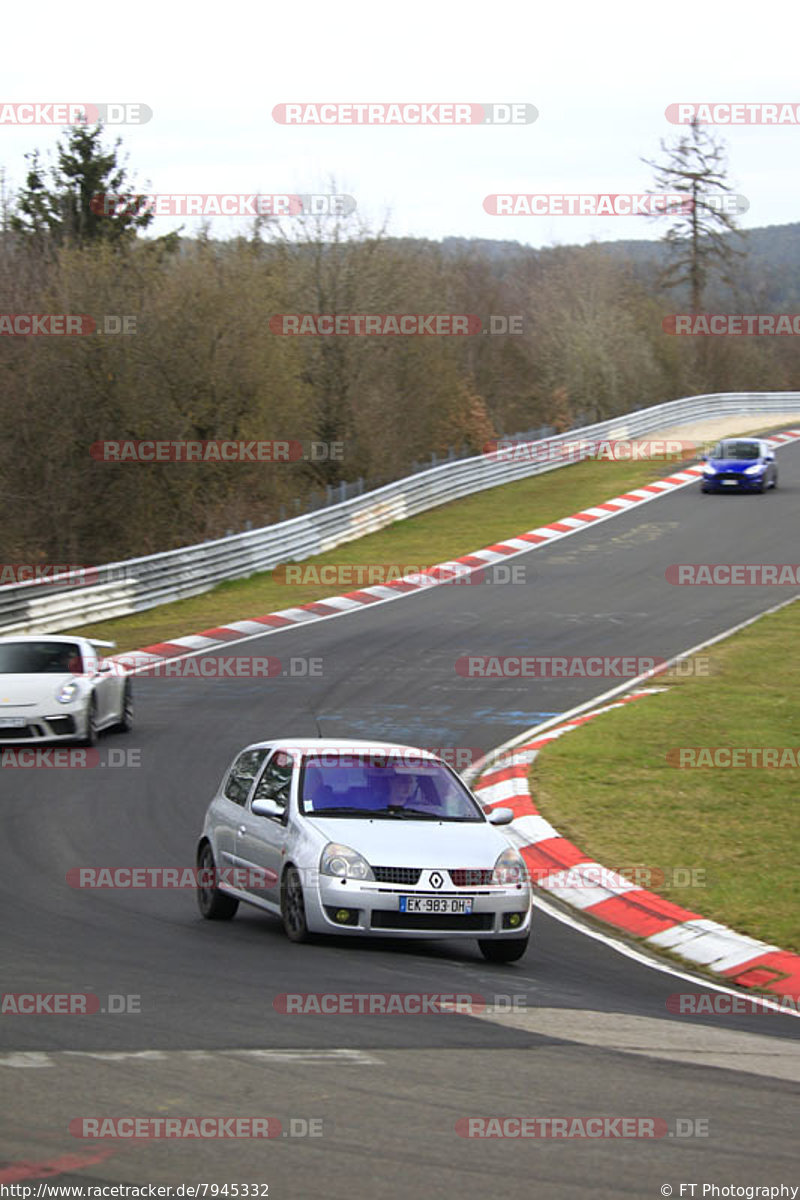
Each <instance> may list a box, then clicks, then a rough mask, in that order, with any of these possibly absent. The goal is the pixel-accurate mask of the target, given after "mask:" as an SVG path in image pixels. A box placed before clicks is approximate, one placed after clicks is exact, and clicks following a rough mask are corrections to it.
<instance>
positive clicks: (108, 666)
mask: <svg viewBox="0 0 800 1200" xmlns="http://www.w3.org/2000/svg"><path fill="white" fill-rule="evenodd" d="M113 670H114V664H113V663H112V662H109V661H108V659H107V658H101V659H100V662H99V663H98V664H97V674H98V675H110V674H111V672H112V671H113Z"/></svg>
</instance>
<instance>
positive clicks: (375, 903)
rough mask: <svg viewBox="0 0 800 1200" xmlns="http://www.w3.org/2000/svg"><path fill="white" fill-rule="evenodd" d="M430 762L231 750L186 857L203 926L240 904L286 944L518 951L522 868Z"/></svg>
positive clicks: (364, 745) (348, 747)
mask: <svg viewBox="0 0 800 1200" xmlns="http://www.w3.org/2000/svg"><path fill="white" fill-rule="evenodd" d="M512 819H513V814H512V812H511V810H510V809H496V810H494V811H493V812H491V813H489V814H487V813H486V812H484V810H483V808H482V807H481V805H480V804H479V803H478V801H477V800H476V799H475V797H474V796H473V795H472V793H471V792H470V791H469V789H468V788H467V787H466V785H465V784H464V783H463V782H462V781H461V779H460V778H459V777H458V775H456V773H455V772H454V771H453V770H452V769H451V768H450V767H449V766H447V765H446V764H445V763H444V762H442V760H441V759H438V758H436V757H435V756H434V755H433V754H430V753H428V752H427V751H424V750H419V749H416V748H414V747H410V746H398V745H394V744H390V743H385V742H380V743H374V742H365V741H358V740H356V741H346V742H342V741H338V740H337V741H335V740H332V739H327V738H308V739H301V740H294V741H290V740H288V739H284V740H281V741H268V742H258V743H255V744H253V745H251V746H247V747H246V748H245V749H244V750H242V751H241V753H240V754H238V755H237V756H236V758H235V760H234V761H233V763H232V764H231V766H230V768H229V770H228V771H227V772H226V774H225V777H224V779H223V780H222V783H221V784H220V787H219V789H218V791H217V794H216V795H215V797H214V799H213V800H212V801H211V804H210V805H209V808H208V811H207V813H206V818H205V823H204V826H203V832H202V835H201V837H200V841H199V844H198V847H197V866H198V876H197V878H198V903H199V906H200V912H201V913H202V915H203V916H204V917H206V918H207V919H208V920H226V919H229V918H231V917H233V916H234V914H235V913H236V910H237V908H238V906H239V902H240V901H242V900H243V901H246V902H247V903H249V904H254V905H256V906H257V907H258V908H262V909H265V910H266V911H267V912H270V913H274V914H275V915H276V916H280V917H281V918H282V920H283V926H284V929H285V931H286V934H287V936H288V937H289V938H290V939H291V940H292V941H294V942H302V941H305V940H306V939H307V938H308V936H309V934H312V933H328V934H339V935H351V936H353V935H360V936H362V937H363V936H365V935H372V936H377V937H398V938H466V937H471V938H476V939H477V941H478V945H479V946H480V949H481V952H482V953H483V955H484V957H485V958H487V959H488V960H490V961H492V962H513V961H515V960H516V959H518V958H520V957H521V956H522V955H523V954H524V953H525V950H526V949H527V945H528V939H529V936H530V926H531V888H530V883H529V879H528V874H527V871H526V868H525V863H524V861H523V859H522V858H521V856H520V855H519V853H518V851H517V850H516V849H514V847H513V846H512V845H511V843H510V842H509V840H508V839H507V838H506V837H505V835H504V834H503V833H502V832H501V830H500V829H499V828H497V826H501V825H506V824H508V823H509V822H510V821H511V820H512Z"/></svg>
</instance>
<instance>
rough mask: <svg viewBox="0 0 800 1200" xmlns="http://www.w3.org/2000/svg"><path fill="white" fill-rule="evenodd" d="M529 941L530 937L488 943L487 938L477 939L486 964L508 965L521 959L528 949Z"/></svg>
mask: <svg viewBox="0 0 800 1200" xmlns="http://www.w3.org/2000/svg"><path fill="white" fill-rule="evenodd" d="M529 941H530V937H523V938H504V939H503V940H502V941H500V940H499V939H498V940H497V941H494V940H491V941H490V940H489V939H488V938H479V939H478V946H479V947H480V951H481V954H482V955H483V957H484V958H485V959H486V961H487V962H494V963H509V962H516V961H517V959H518V958H522V956H523V954H524V953H525V951H526V950H527V949H528V942H529Z"/></svg>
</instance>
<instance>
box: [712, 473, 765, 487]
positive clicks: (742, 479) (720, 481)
mask: <svg viewBox="0 0 800 1200" xmlns="http://www.w3.org/2000/svg"><path fill="white" fill-rule="evenodd" d="M766 481H767V475H766V471H762V472H761V474H760V475H743V474H739V473H738V472H737V473H735V474H734V473H726V472H721V473H720V474H719V475H704V476H703V489H704V490H705V491H707V492H758V491H760V490H761V488H762V487H763V486H764V484H765V483H766Z"/></svg>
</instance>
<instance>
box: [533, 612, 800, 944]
mask: <svg viewBox="0 0 800 1200" xmlns="http://www.w3.org/2000/svg"><path fill="white" fill-rule="evenodd" d="M799 640H800V603H797V604H792V605H789V606H788V607H787V608H785V609H783V610H782V611H780V612H777V613H773V614H770V615H768V616H765V617H763V618H762V619H761V620H759V621H758V622H756V623H755V624H754V625H752V626H751V627H750V628H748V629H746V630H744V631H743V632H742V633H739V634H736V635H735V636H734V637H732V638H730V639H729V640H727V641H725V642H722V643H720V644H719V645H718V646H714V647H712V648H711V649H710V650H709V651H706V652H704V653H703V654H702V655H701V656H699V658H698V659H697V660H694V661H696V662H698V663H700V665H701V667H702V666H707V668H708V674H700V673H699V671H698V673H697V674H695V675H693V676H691V677H688V678H681V679H669V680H666V679H665V680H663V681H662V686H664V687H665V688H666V691H665V692H663V693H661V694H658V695H654V696H651V697H647V698H646V699H643V700H639V701H636V702H634V703H633V704H629V705H626V706H625V707H623V708H620V709H615V710H613V711H612V712H609V713H605V714H603V715H602V716H600V717H597V718H595V719H594V720H593V721H591V722H589V723H588V724H587V725H585V726H584V727H582V728H581V729H579V730H576V731H575V732H573V733H570V734H568V735H567V736H566V737H565V738H563V739H559V740H557V741H555V742H553V743H551V744H550V745H548V746H547V748H546V749H545V750H544V752H543V753H541V754H540V755H539V756H538V757H537V759H536V761H535V763H534V765H533V768H532V770H531V790H532V792H533V795H534V797H535V801H536V804H537V806H538V807H539V809H540V811H541V812H542V813H543V815H544V816H545V817H546V818H547V820H548V821H550V822H552V824H553V825H554V826H555V827H556V829H558V831H559V833H561V834H563V835H564V837H566V838H569V840H570V841H572V842H575V843H576V845H578V846H580V848H581V849H582V850H584V851H585V852H586V853H587V854H589V855H591V857H592V858H594V859H596V860H597V861H598V862H601V863H602V864H603V865H604V866H606V867H609V868H612V869H613V868H628V867H637V866H641V867H643V868H650V869H651V870H653V872H654V875H655V873H656V871H657V870H662V871H663V872H664V873H665V876H666V880H665V884H664V885H663V886H652V887H650V890H651V891H655V892H658V893H659V894H660V895H662V896H665V897H667V898H668V899H670V900H673V901H675V903H677V904H680V905H681V906H682V907H684V908H688V909H691V910H692V911H694V912H699V913H701V914H702V916H704V917H708V918H710V919H712V920H716V921H721V922H722V923H723V924H725V925H728V926H731V927H732V928H734V929H736V930H738V931H739V932H740V933H744V934H749V935H751V936H752V937H757V938H761V939H762V940H764V941H767V942H770V943H772V944H775V945H778V946H780V947H781V948H782V949H784V950H795V951H800V928H799V925H800V923H799V922H798V919H797V914H798V911H800V878H799V877H798V871H797V861H796V859H797V842H798V829H799V828H800V821H798V814H799V813H800V796H799V795H798V792H799V791H800V770H798V768H796V767H795V768H792V767H750V766H745V767H730V768H725V767H721V766H717V767H714V766H703V767H693V768H689V767H683V768H681V767H679V766H672V765H669V763H668V761H667V755H668V754H669V753H670V751H675V750H676V749H677V748H679V747H686V748H690V747H748V748H749V747H755V748H763V747H792V748H796V750H797V752H798V753H800V736H798V722H797V699H796V696H795V688H796V686H797V682H796V680H797V651H796V647H797V645H798V641H799ZM795 757H796V756H795ZM676 871H677V872H679V874H677V875H676V874H675V872H676ZM693 872H694V873H696V874H695V875H694V876H693V875H692V873H693ZM692 878H694V881H695V883H694V886H672V885H671V881H673V880H674V881H675V883H678V884H679V883H681V882H682V881H684V880H687V879H689V880H691V879H692ZM640 881H641V882H642V883H644V878H643V877H642V878H641V880H640ZM644 886H648V885H647V884H646V883H644Z"/></svg>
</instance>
